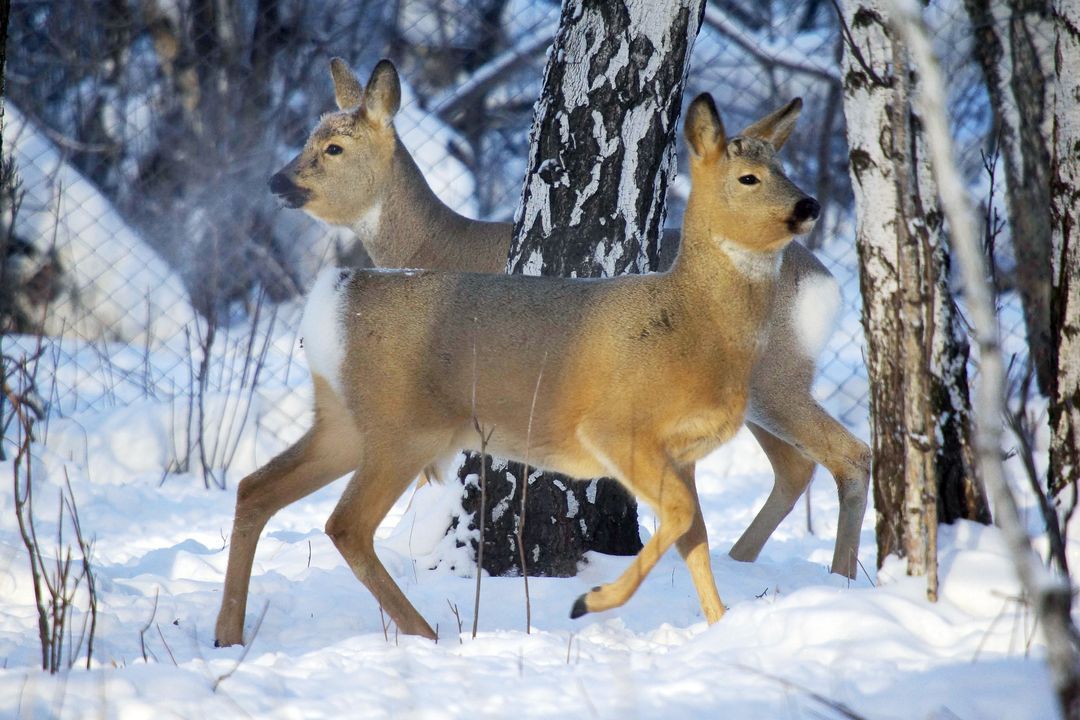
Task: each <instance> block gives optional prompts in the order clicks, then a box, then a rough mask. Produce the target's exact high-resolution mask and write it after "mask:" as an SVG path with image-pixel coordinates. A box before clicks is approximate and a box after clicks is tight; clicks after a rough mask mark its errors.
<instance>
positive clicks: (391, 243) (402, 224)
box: [352, 137, 468, 268]
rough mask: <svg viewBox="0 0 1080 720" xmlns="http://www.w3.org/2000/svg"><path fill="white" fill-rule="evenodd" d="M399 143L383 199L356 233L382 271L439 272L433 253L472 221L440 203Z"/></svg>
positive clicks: (361, 221)
mask: <svg viewBox="0 0 1080 720" xmlns="http://www.w3.org/2000/svg"><path fill="white" fill-rule="evenodd" d="M395 141H396V145H395V148H394V154H393V156H392V158H391V161H390V169H389V172H388V173H387V176H386V178H385V185H384V187H383V191H382V194H381V197H380V199H379V200H378V201H377V202H376V203H375V204H374V205H372V206H371V207H370V208H369V209H368V210H367V211H365V212H364V214H363V215H361V216H360V218H359V219H358V220H357V221H356V222H354V223H353V224H352V230H353V232H355V233H356V235H357V237H358V238H359V239H360V241H361V242H362V243H363V244H364V249H365V250H367V253H368V255H369V256H370V257H371V260H372V262H374V263H375V265H376V266H378V267H386V268H405V267H424V268H430V267H439V266H440V262H439V260H440V259H439V258H438V257H437V256H434V255H433V253H437V252H438V248H441V247H444V246H445V244H446V238H447V237H457V236H459V235H460V233H462V232H463V231H464V225H465V224H466V223H468V220H467V219H466V218H463V217H462V216H460V215H458V214H457V213H455V212H454V211H453V210H451V209H450V208H449V207H447V206H446V205H445V204H444V203H443V202H442V201H441V200H439V198H438V197H437V196H436V195H435V193H434V192H433V191H432V190H431V187H430V186H429V185H428V184H427V180H425V179H424V175H423V173H421V172H420V168H418V167H417V166H416V162H415V161H414V160H413V158H412V156H411V155H410V154H409V151H408V150H406V149H405V146H404V145H403V144H402V142H401V140H400V138H396V137H395Z"/></svg>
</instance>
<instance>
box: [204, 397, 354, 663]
mask: <svg viewBox="0 0 1080 720" xmlns="http://www.w3.org/2000/svg"><path fill="white" fill-rule="evenodd" d="M357 447H358V442H357V436H356V430H355V426H354V425H353V422H352V418H351V417H350V416H349V415H348V413H347V411H346V410H345V408H344V406H343V405H342V404H341V402H340V401H339V400H338V399H337V396H336V395H334V393H333V391H332V390H331V389H330V387H329V385H327V384H326V382H325V381H323V380H322V379H321V378H319V377H316V378H315V423H314V425H313V426H312V428H311V429H310V430H309V431H308V432H307V433H306V434H305V435H304V436H303V437H302V438H300V440H299V441H297V442H296V443H295V444H294V445H293V446H292V447H290V448H289V449H287V450H285V451H284V452H282V453H281V454H280V455H278V456H277V457H275V458H274V459H273V460H271V461H270V462H268V463H267V464H266V465H264V466H262V467H261V468H259V469H258V470H256V471H255V472H253V473H252V474H251V475H248V476H247V477H245V478H244V479H243V480H241V481H240V484H239V485H238V486H237V488H236V513H235V515H234V518H233V530H232V535H231V536H230V539H229V562H228V566H227V568H226V570H225V589H224V591H223V592H222V598H221V610H220V611H219V612H218V618H217V625H216V627H215V631H214V644H215V645H216V646H218V647H225V646H227V645H239V644H241V643H243V641H244V614H245V612H246V611H247V596H248V585H249V584H250V581H251V566H252V563H253V562H254V559H255V548H256V546H257V545H258V542H259V535H260V534H261V533H262V530H263V528H264V527H265V526H266V523H267V521H268V520H269V519H270V518H271V516H273V515H274V513H276V512H277V511H278V510H281V509H282V508H283V507H285V506H287V505H290V504H292V503H294V502H296V501H297V500H299V499H301V498H303V497H306V496H307V495H310V494H311V493H313V492H315V491H316V490H318V489H319V488H321V487H324V486H326V485H327V484H329V483H331V482H333V481H334V480H336V479H338V478H339V477H341V476H342V475H344V474H345V473H347V472H349V471H350V470H353V469H355V468H356V466H357V465H359V463H360V455H359V453H358V452H357V450H356V448H357Z"/></svg>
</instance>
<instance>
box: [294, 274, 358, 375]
mask: <svg viewBox="0 0 1080 720" xmlns="http://www.w3.org/2000/svg"><path fill="white" fill-rule="evenodd" d="M352 275H353V271H352V270H346V269H343V268H333V267H331V268H324V269H323V270H320V271H319V275H318V276H317V277H316V278H315V284H314V285H312V287H311V292H309V293H308V297H307V302H306V303H305V304H304V316H303V318H302V319H301V321H300V337H301V339H302V342H303V344H304V354H305V355H307V361H308V368H309V369H310V370H311V373H312V375H319V376H320V377H322V378H325V379H326V381H327V382H329V383H330V387H332V388H334V390H335V391H336V392H339V393H340V392H341V363H342V362H343V361H344V360H345V328H344V323H343V313H344V310H345V308H344V288H345V284H346V283H347V282H348V281H349V279H350V278H351V277H352Z"/></svg>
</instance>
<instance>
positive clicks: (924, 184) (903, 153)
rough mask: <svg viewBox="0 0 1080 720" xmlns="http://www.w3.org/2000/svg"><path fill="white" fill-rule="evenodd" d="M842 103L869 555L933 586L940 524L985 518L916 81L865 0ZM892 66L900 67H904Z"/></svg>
mask: <svg viewBox="0 0 1080 720" xmlns="http://www.w3.org/2000/svg"><path fill="white" fill-rule="evenodd" d="M844 19H845V22H846V24H847V26H848V28H849V29H850V32H851V36H850V37H851V40H852V41H853V43H852V42H849V43H848V44H847V45H845V50H844V102H845V114H846V115H847V127H848V140H849V146H850V159H851V176H852V185H853V188H854V190H855V198H856V208H857V211H858V226H857V230H856V243H857V247H858V251H859V259H860V284H861V288H862V294H863V326H864V330H865V333H866V342H867V364H868V370H869V375H870V387H871V396H870V411H871V434H872V444H873V449H874V464H873V480H874V506H875V509H876V510H877V539H878V564H879V565H880V564H881V562H882V561H883V560H884V558H885V557H886V556H887V555H889V554H897V555H900V556H902V557H906V558H907V559H908V572H909V573H911V574H920V575H921V574H926V575H927V576H928V594H929V595H930V596H931V597H934V596H935V595H936V574H937V550H936V542H937V541H936V536H937V524H938V523H939V522H949V521H951V520H954V519H957V518H970V519H974V520H978V521H981V522H988V521H989V509H988V504H987V502H986V498H985V493H984V491H983V489H982V485H981V483H980V482H979V480H978V478H977V477H975V474H974V464H973V451H972V446H971V437H970V432H971V431H970V400H969V396H968V386H967V368H966V365H967V355H968V348H967V343H966V340H965V339H964V337H963V335H962V333H961V332H960V327H959V324H958V318H957V316H956V313H955V311H954V308H953V304H952V296H951V293H950V289H949V284H948V257H947V254H946V251H945V245H944V238H943V237H942V214H941V210H940V209H939V206H938V198H937V188H936V186H935V184H934V181H933V178H932V176H931V174H930V170H929V165H928V160H927V158H926V153H925V151H924V142H923V138H922V129H921V122H920V120H919V118H918V116H917V115H915V114H914V113H913V112H912V110H911V107H910V98H911V95H912V91H913V89H914V84H915V83H916V82H917V78H916V77H915V76H914V75H913V74H911V73H909V72H907V70H906V68H907V66H908V60H907V52H906V49H905V48H904V46H903V45H902V43H900V41H899V40H898V39H897V38H896V37H895V36H894V35H893V32H892V30H891V29H890V27H889V25H888V21H887V20H886V19H885V17H884V13H883V11H882V10H881V8H880V6H879V4H878V3H877V2H874V1H873V0H867V1H863V2H858V1H855V0H848V2H846V3H845V11H844ZM896 68H905V70H904V71H903V72H898V71H895V69H896Z"/></svg>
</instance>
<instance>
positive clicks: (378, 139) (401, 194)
mask: <svg viewBox="0 0 1080 720" xmlns="http://www.w3.org/2000/svg"><path fill="white" fill-rule="evenodd" d="M330 67H331V74H332V76H333V80H334V89H335V95H336V99H337V104H338V106H339V108H340V111H339V112H336V113H332V114H329V115H326V116H325V117H323V119H322V121H321V122H320V123H319V125H318V127H317V128H316V129H315V131H314V132H313V133H312V135H311V138H310V139H309V140H308V142H307V144H306V145H305V147H304V149H303V151H302V152H301V153H300V155H298V156H297V157H296V158H295V159H294V160H293V161H292V162H290V163H289V164H288V165H286V166H285V167H284V168H282V170H281V171H280V172H279V173H277V174H276V175H274V176H273V178H272V179H271V181H270V187H271V189H272V190H273V191H274V192H275V193H277V194H278V195H279V196H280V197H281V198H282V199H283V200H284V202H285V203H286V204H288V205H290V206H291V207H298V208H303V209H304V210H305V211H307V212H308V213H310V214H311V215H313V216H315V217H317V218H319V219H322V220H324V221H326V222H328V223H333V224H339V225H346V226H349V227H351V228H352V229H353V230H354V231H355V232H356V234H357V236H358V237H359V239H360V241H361V242H362V243H363V244H364V247H365V248H366V250H367V252H368V254H369V255H370V256H371V258H372V260H373V261H374V262H375V264H376V265H378V266H379V267H396V268H401V267H419V268H429V269H436V270H451V271H469V272H493V273H494V272H497V273H501V272H503V271H504V269H505V266H506V257H507V252H508V249H509V246H510V239H511V235H512V233H513V226H511V225H510V224H509V223H488V222H479V221H476V220H469V219H466V218H464V217H462V216H460V215H458V214H456V213H455V212H454V211H453V210H451V209H450V208H448V207H446V206H445V205H444V204H443V203H442V202H440V201H439V199H438V198H437V197H435V194H434V193H433V192H432V191H431V189H430V188H429V187H428V185H427V183H426V182H425V181H424V177H423V175H422V174H421V173H420V171H419V169H417V167H416V164H415V163H414V162H413V159H412V157H410V155H409V153H408V151H407V150H406V149H405V147H404V146H403V145H402V143H401V141H400V140H399V139H398V138H397V136H396V135H395V133H394V128H393V124H392V123H393V117H394V114H395V113H396V112H397V110H398V105H399V103H400V97H401V90H400V83H399V80H398V75H397V71H396V70H395V69H394V66H393V65H392V64H391V63H390V62H389V61H387V60H383V61H381V62H380V63H379V64H378V65H376V66H375V69H374V70H373V71H372V73H371V78H370V79H369V80H368V84H367V89H366V91H365V90H364V89H363V88H362V87H361V85H360V83H359V80H358V79H357V78H356V76H355V75H354V74H353V73H352V71H351V70H350V69H349V66H348V65H347V64H346V63H345V61H344V60H341V59H340V58H335V59H334V60H332V61H331V64H330ZM762 122H765V121H764V120H763V121H762ZM760 130H761V128H760V126H759V125H753V126H751V127H749V128H747V129H746V130H744V131H743V133H742V134H743V135H744V136H747V135H755V134H760ZM785 139H786V138H785ZM665 240H667V241H673V240H677V234H676V233H665ZM782 258H783V260H782V262H781V265H780V276H779V278H778V280H777V283H776V297H775V298H774V300H773V305H772V310H771V313H770V315H769V319H768V322H767V323H766V328H765V330H764V333H763V337H764V351H763V353H762V356H761V358H760V359H759V361H758V363H757V364H756V365H755V366H754V368H753V373H752V377H751V390H750V404H749V409H748V413H747V416H748V422H747V425H748V427H749V428H750V430H751V432H752V433H753V434H754V436H755V438H757V441H758V443H759V444H760V445H761V447H762V449H763V450H764V451H765V454H766V455H767V456H768V458H769V462H770V463H771V464H772V467H773V471H774V474H775V481H774V485H773V489H772V492H771V493H770V495H769V497H768V499H767V500H766V501H765V505H764V507H762V509H761V510H760V511H759V512H758V514H757V516H756V517H755V518H754V520H753V522H752V523H751V524H750V526H749V528H747V530H746V531H745V532H744V533H743V535H742V537H740V538H739V540H738V541H737V542H736V543H735V545H734V546H733V547H732V549H731V557H733V558H735V559H736V560H742V561H746V562H750V561H753V560H755V559H756V558H757V556H758V554H759V553H760V552H761V549H762V547H763V546H764V545H765V542H766V541H767V540H768V539H769V536H770V535H772V533H773V531H774V530H775V529H776V527H777V526H778V525H779V524H780V521H781V520H783V519H784V518H785V517H786V516H787V515H788V513H789V512H790V511H791V509H792V508H793V507H794V506H795V502H796V501H797V500H798V498H799V496H801V495H802V493H803V492H804V491H805V490H806V487H807V486H808V485H809V483H810V478H811V477H812V475H813V473H814V467H815V465H816V464H820V465H823V466H824V467H825V468H826V469H827V470H828V471H829V472H830V473H831V474H832V476H833V478H834V479H835V480H836V484H837V490H838V493H839V496H840V511H839V518H838V522H837V532H836V545H835V549H834V551H833V561H832V571H833V572H835V573H839V574H841V575H846V576H848V577H854V576H855V569H856V558H857V556H858V550H859V531H860V528H861V526H862V519H863V514H864V512H865V509H866V492H867V485H868V483H869V477H870V448H869V447H867V446H866V444H865V443H863V442H861V441H860V440H859V439H857V438H856V437H854V436H853V435H852V434H851V433H849V432H848V431H847V430H846V429H845V428H844V427H843V426H842V425H840V423H838V422H837V421H836V420H834V419H833V418H832V417H831V416H829V414H828V413H826V412H825V410H824V409H822V407H821V406H820V405H818V403H817V402H816V401H815V400H814V398H813V396H812V395H811V392H810V388H811V384H812V383H813V379H814V372H815V369H816V367H815V366H816V361H817V357H818V355H819V354H820V353H821V351H822V349H823V348H824V346H825V343H826V342H827V341H828V339H829V335H830V333H831V331H832V327H833V323H834V319H835V317H836V314H837V312H838V311H839V309H840V290H839V286H838V285H837V283H836V281H835V279H834V278H833V276H832V275H831V274H830V273H829V271H828V270H826V269H825V266H824V265H822V264H821V262H820V261H818V259H817V258H816V257H814V254H813V253H812V252H810V251H809V250H807V249H806V248H805V247H804V246H802V245H800V244H799V243H791V244H790V245H788V246H787V249H786V250H784V252H783V255H782Z"/></svg>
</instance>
